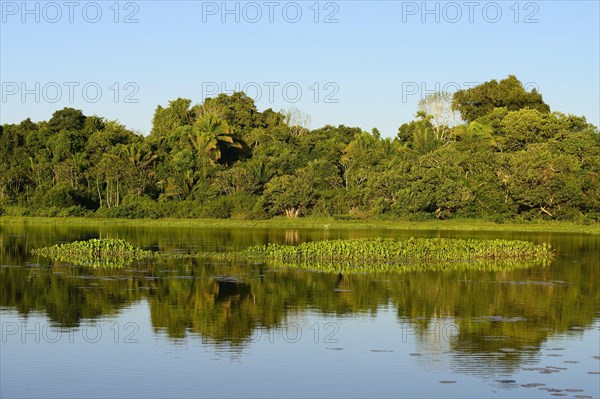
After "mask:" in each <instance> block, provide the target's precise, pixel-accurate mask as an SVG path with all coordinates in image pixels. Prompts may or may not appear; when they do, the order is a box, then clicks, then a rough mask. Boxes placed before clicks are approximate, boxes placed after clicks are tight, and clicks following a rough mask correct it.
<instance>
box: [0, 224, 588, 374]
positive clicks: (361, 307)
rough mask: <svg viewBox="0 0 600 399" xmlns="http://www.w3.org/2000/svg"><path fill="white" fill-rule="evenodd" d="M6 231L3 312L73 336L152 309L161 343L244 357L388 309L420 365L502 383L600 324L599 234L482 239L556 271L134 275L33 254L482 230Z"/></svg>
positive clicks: (228, 268) (188, 266)
mask: <svg viewBox="0 0 600 399" xmlns="http://www.w3.org/2000/svg"><path fill="white" fill-rule="evenodd" d="M0 228H1V229H2V230H0V246H1V248H2V253H1V257H0V284H1V287H0V288H1V289H0V305H1V306H2V307H7V308H9V309H16V310H17V311H18V312H19V313H20V314H21V315H27V314H29V313H30V312H34V311H35V312H43V313H45V314H46V315H47V316H48V318H49V319H50V320H51V321H52V322H53V323H55V324H56V325H57V326H60V327H64V328H70V327H77V326H78V325H79V324H80V323H81V321H82V320H89V319H96V318H99V317H110V316H111V315H115V314H117V313H118V312H119V311H120V310H121V309H123V308H124V307H127V306H130V305H131V304H133V303H137V302H139V301H147V302H148V304H149V307H150V318H151V324H152V326H153V328H154V331H155V333H156V334H166V335H168V337H170V338H171V339H173V340H180V339H184V338H186V337H199V338H200V339H202V340H203V342H211V343H213V344H214V345H215V346H219V345H227V346H228V347H239V348H243V347H244V346H246V345H248V344H249V343H251V342H252V340H253V337H256V334H257V331H268V330H273V329H281V328H282V327H285V326H286V325H287V323H288V321H289V319H291V318H292V317H294V316H295V315H298V314H300V313H303V312H308V311H310V312H314V311H317V312H319V313H321V314H324V315H337V316H355V315H375V314H377V313H378V312H380V311H381V309H382V308H386V309H393V311H394V312H395V314H396V317H397V320H398V323H399V325H400V326H399V328H398V330H397V331H398V333H399V334H411V335H412V336H414V337H415V339H416V342H417V348H418V353H417V354H415V358H417V357H418V358H419V361H420V362H428V361H431V359H433V358H434V355H436V354H449V355H450V356H449V357H448V359H449V361H450V363H451V365H452V366H451V367H452V368H453V369H455V370H459V371H460V370H463V369H464V370H470V371H471V372H476V373H477V372H480V373H483V374H485V373H488V372H490V370H492V374H493V373H496V372H505V373H512V372H515V371H516V370H518V369H519V368H521V367H523V365H524V364H527V363H528V362H531V361H532V359H534V358H536V357H538V356H539V353H540V348H541V347H542V346H543V344H544V343H545V342H546V341H547V340H548V339H549V338H550V337H552V336H555V335H557V334H563V333H564V334H575V333H577V329H578V328H580V329H581V328H586V327H589V326H591V325H592V324H593V322H594V317H598V316H597V312H598V309H599V307H600V290H599V289H598V288H599V287H598V277H599V263H598V262H599V261H598V258H597V254H598V252H599V250H600V245H599V241H598V237H594V236H585V235H551V234H542V235H538V234H518V233H501V234H498V233H486V234H482V235H481V236H482V237H485V238H489V237H491V236H492V234H494V235H493V236H494V237H503V238H518V239H531V240H535V241H539V242H541V241H550V242H551V244H552V245H553V246H554V247H555V248H557V249H558V252H557V257H556V260H555V261H554V263H553V265H552V266H551V267H549V268H533V269H521V270H514V271H506V272H493V271H488V272H485V271H474V270H467V271H448V272H413V273H405V274H401V275H398V274H385V273H378V274H352V275H345V274H330V273H312V272H304V271H296V270H285V269H277V270H270V269H269V268H268V267H267V266H265V265H261V264H250V265H248V264H237V263H222V264H215V263H209V262H208V261H205V260H197V259H169V260H161V261H156V260H155V261H144V262H137V263H134V264H133V265H131V266H129V267H127V268H125V269H90V268H85V267H77V266H73V265H69V264H62V263H53V262H51V261H49V260H47V259H44V258H39V257H32V256H30V255H29V253H30V250H31V249H32V248H34V247H41V246H45V245H51V244H55V243H59V242H68V241H73V240H80V239H87V238H92V237H113V238H117V237H118V238H126V239H128V240H129V241H131V242H133V243H134V244H135V245H137V246H140V247H143V248H154V249H160V250H171V251H175V250H184V251H185V250H194V251H195V250H229V249H240V248H243V247H246V246H248V245H255V244H261V243H266V242H279V243H297V242H301V241H306V240H316V239H330V238H343V237H347V238H350V237H351V238H357V237H364V236H368V235H376V234H380V235H395V236H403V235H404V236H411V235H413V236H434V235H438V236H454V237H472V236H474V235H475V234H474V233H472V232H468V233H452V232H443V233H440V232H390V231H386V232H373V231H328V230H325V231H311V230H232V229H229V230H224V229H205V230H199V229H175V228H172V229H157V228H153V229H135V228H113V229H109V228H96V227H92V228H90V227H87V228H86V227H83V228H75V227H55V226H43V227H39V228H36V227H23V226H0ZM595 312H596V313H595ZM595 315H596V316H595ZM384 349H385V348H384ZM417 355H421V356H417ZM479 363H480V366H478V364H479Z"/></svg>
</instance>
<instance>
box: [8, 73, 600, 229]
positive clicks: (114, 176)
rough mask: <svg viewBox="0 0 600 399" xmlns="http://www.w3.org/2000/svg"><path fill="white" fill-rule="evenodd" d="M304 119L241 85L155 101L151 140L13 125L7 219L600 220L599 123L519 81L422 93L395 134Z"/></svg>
mask: <svg viewBox="0 0 600 399" xmlns="http://www.w3.org/2000/svg"><path fill="white" fill-rule="evenodd" d="M454 113H458V114H460V115H461V117H462V119H464V120H465V121H467V122H463V123H460V124H453V123H450V122H449V121H451V120H452V118H451V117H450V116H452V115H453V114H454ZM305 120H306V118H303V117H302V115H298V113H297V112H287V113H286V112H275V111H273V110H271V109H267V110H265V111H262V112H260V111H258V110H257V108H256V106H255V104H254V101H253V100H252V99H251V98H249V97H248V96H246V95H245V94H244V93H234V94H232V95H225V94H221V95H219V96H217V97H215V98H208V99H206V100H204V102H203V103H201V104H197V105H192V102H191V100H187V99H176V100H173V101H170V102H169V105H168V106H167V107H161V106H159V107H158V108H157V109H156V112H155V114H154V119H153V127H152V131H151V133H150V134H149V135H148V136H147V137H144V136H142V135H139V134H135V133H133V132H131V131H130V130H128V129H126V128H125V127H124V126H122V125H121V124H119V123H118V122H116V121H107V120H104V119H103V118H101V117H98V116H85V115H83V113H82V112H81V111H79V110H76V109H72V108H65V109H62V110H59V111H56V112H55V113H54V114H53V116H52V118H51V119H50V120H49V121H42V122H38V123H34V122H32V121H31V120H30V119H26V120H24V121H23V122H21V123H20V124H6V125H2V126H0V214H2V213H3V212H4V213H7V214H13V215H46V216H71V215H73V216H75V215H79V216H88V215H89V216H104V217H131V218H159V217H209V218H238V219H264V218H271V217H275V216H280V215H281V216H287V217H297V216H329V217H336V218H351V219H366V218H390V219H391V218H397V219H417V220H424V219H434V218H438V219H448V218H457V217H458V218H484V219H488V220H493V221H503V220H511V219H513V220H514V219H518V220H531V219H562V220H575V221H598V220H599V219H600V181H599V173H600V134H599V132H598V129H597V127H595V126H593V125H591V124H588V123H587V122H586V120H585V118H583V117H576V116H573V115H565V114H562V113H558V112H550V109H549V107H548V105H546V104H545V103H544V102H543V100H542V97H541V95H540V94H539V93H537V92H536V91H527V90H525V88H523V86H522V84H521V83H520V82H519V81H518V80H517V79H516V78H515V77H514V76H509V77H508V78H507V79H504V80H502V81H500V82H496V81H494V80H492V81H490V82H486V83H484V84H482V85H480V86H477V87H474V88H471V89H468V90H462V91H458V92H457V93H456V94H455V95H454V96H453V97H452V98H450V97H449V96H447V95H440V94H437V95H432V96H430V97H428V98H426V99H424V100H423V102H422V104H421V106H420V110H419V112H418V113H417V119H416V120H414V121H412V122H409V123H405V124H403V125H401V126H400V128H399V129H398V134H397V136H396V137H394V138H383V137H381V136H380V134H379V132H378V131H377V129H373V131H372V132H365V131H363V130H362V129H360V128H352V127H346V126H343V125H341V126H338V127H333V126H325V127H322V128H319V129H314V130H310V129H308V127H307V126H305V125H303V121H305Z"/></svg>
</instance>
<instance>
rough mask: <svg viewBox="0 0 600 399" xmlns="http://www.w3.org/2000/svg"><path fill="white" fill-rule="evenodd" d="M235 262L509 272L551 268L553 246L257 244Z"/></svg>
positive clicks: (386, 241) (377, 241)
mask: <svg viewBox="0 0 600 399" xmlns="http://www.w3.org/2000/svg"><path fill="white" fill-rule="evenodd" d="M224 257H228V258H230V259H244V258H245V259H247V260H251V261H264V262H265V263H267V264H269V265H270V266H273V267H294V268H302V269H310V270H322V271H336V272H337V271H345V272H347V271H360V272H367V271H371V270H373V271H375V270H378V271H384V270H385V271H391V270H398V271H411V270H451V269H457V268H465V267H469V268H475V269H481V270H508V269H515V268H523V267H531V266H533V265H537V264H545V263H546V262H547V261H548V260H550V259H551V257H552V250H551V247H550V245H548V244H545V243H544V244H541V245H537V244H534V243H532V242H528V241H515V240H463V239H449V238H410V239H394V238H368V239H355V240H331V241H314V242H305V243H302V244H299V245H277V244H268V245H261V246H253V247H250V248H247V249H246V250H244V251H241V252H239V253H235V254H228V255H224Z"/></svg>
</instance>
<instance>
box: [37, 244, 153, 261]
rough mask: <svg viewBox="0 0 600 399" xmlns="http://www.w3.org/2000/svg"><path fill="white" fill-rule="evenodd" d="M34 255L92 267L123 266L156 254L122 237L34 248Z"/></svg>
mask: <svg viewBox="0 0 600 399" xmlns="http://www.w3.org/2000/svg"><path fill="white" fill-rule="evenodd" d="M31 252H32V253H33V254H34V255H42V256H46V257H48V258H51V259H53V260H58V261H61V262H69V263H73V264H77V265H82V266H90V267H122V266H125V265H127V264H129V263H131V262H133V261H136V260H141V259H145V258H150V257H153V256H154V253H153V252H152V251H147V250H144V249H140V248H136V247H134V246H133V245H132V244H131V243H129V242H127V241H125V240H121V239H106V238H103V239H97V238H94V239H91V240H88V241H74V242H71V243H68V244H58V245H53V246H51V247H44V248H39V249H34V250H32V251H31Z"/></svg>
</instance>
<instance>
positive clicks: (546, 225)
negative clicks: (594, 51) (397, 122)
mask: <svg viewBox="0 0 600 399" xmlns="http://www.w3.org/2000/svg"><path fill="white" fill-rule="evenodd" d="M10 224H32V225H33V224H37V225H57V226H69V225H70V226H106V225H111V226H131V227H189V228H272V229H277V228H284V229H288V228H295V229H367V230H375V229H383V230H439V231H454V230H456V231H473V230H479V231H514V232H552V233H582V234H591V235H600V224H598V223H596V224H589V225H585V224H578V223H573V222H559V221H549V222H532V223H502V224H499V223H494V222H488V221H480V220H476V219H473V220H469V219H461V220H433V221H423V222H415V221H392V220H390V221H388V220H336V219H326V218H305V219H304V218H298V219H285V218H275V219H268V220H237V219H117V218H114V219H113V218H83V217H64V218H59V217H33V216H18V217H15V216H0V226H1V225H10Z"/></svg>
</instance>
